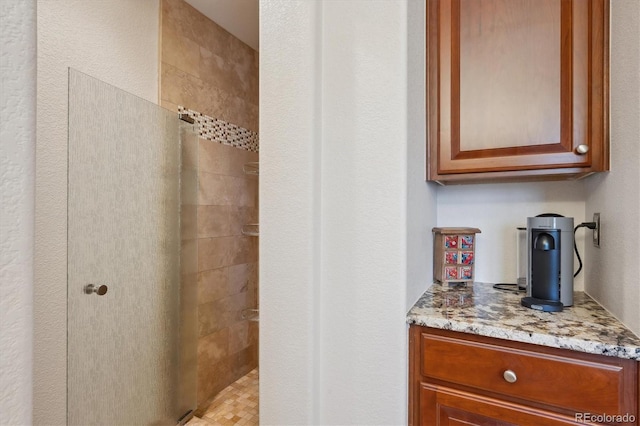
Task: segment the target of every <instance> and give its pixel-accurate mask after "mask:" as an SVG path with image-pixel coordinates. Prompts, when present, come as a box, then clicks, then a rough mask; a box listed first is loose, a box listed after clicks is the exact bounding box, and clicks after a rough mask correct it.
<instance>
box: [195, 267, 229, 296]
mask: <svg viewBox="0 0 640 426" xmlns="http://www.w3.org/2000/svg"><path fill="white" fill-rule="evenodd" d="M229 291H230V290H229V268H219V269H211V270H208V271H202V272H199V273H198V303H199V304H204V303H210V302H214V301H216V300H220V299H223V298H225V297H227V296H228V295H229Z"/></svg>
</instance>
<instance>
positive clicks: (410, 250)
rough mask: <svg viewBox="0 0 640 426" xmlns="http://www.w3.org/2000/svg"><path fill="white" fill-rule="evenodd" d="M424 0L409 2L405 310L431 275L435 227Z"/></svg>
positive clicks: (435, 195) (416, 297)
mask: <svg viewBox="0 0 640 426" xmlns="http://www.w3.org/2000/svg"><path fill="white" fill-rule="evenodd" d="M425 6H426V2H424V1H422V0H410V1H409V2H408V8H407V14H408V17H407V19H408V46H407V47H408V54H407V62H408V63H407V88H406V90H407V102H408V105H409V109H408V111H407V130H408V143H407V231H406V234H407V300H406V304H407V306H406V307H407V311H408V310H409V309H410V308H411V306H413V304H414V303H415V302H416V300H417V299H418V298H419V297H420V296H421V295H422V293H423V292H424V290H425V289H426V287H427V285H428V284H430V282H431V279H432V277H433V261H432V260H431V259H433V237H432V234H431V229H432V228H433V227H434V226H436V219H437V190H438V185H437V184H436V183H431V182H429V183H427V182H425V162H426V158H427V156H426V144H425V140H426V138H427V134H426V117H427V113H426V99H425V95H426V91H425V90H426V86H425V77H426V74H425V72H426V69H425V61H424V52H425V49H426V44H425V42H426V37H425V35H426V23H425V12H426V10H425Z"/></svg>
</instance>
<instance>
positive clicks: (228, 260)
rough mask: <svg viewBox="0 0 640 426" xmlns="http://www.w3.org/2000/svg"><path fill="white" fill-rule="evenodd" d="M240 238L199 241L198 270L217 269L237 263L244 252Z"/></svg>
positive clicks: (202, 239) (203, 239) (204, 239)
mask: <svg viewBox="0 0 640 426" xmlns="http://www.w3.org/2000/svg"><path fill="white" fill-rule="evenodd" d="M238 240H239V237H219V238H200V239H199V241H198V270H199V271H206V270H207V269H216V268H221V267H223V266H230V265H233V264H235V263H240V262H235V259H236V257H237V256H238V252H239V251H241V250H242V247H241V242H240V241H238Z"/></svg>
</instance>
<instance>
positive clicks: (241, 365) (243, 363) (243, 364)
mask: <svg viewBox="0 0 640 426" xmlns="http://www.w3.org/2000/svg"><path fill="white" fill-rule="evenodd" d="M257 365H258V357H257V351H256V349H255V347H252V346H249V347H246V348H244V349H242V350H241V351H239V352H237V353H236V354H235V356H234V359H233V367H232V368H233V373H234V374H235V376H236V377H241V376H244V375H245V374H247V373H248V372H249V371H251V370H253V369H254V368H256V367H257Z"/></svg>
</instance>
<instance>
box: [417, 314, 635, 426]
mask: <svg viewBox="0 0 640 426" xmlns="http://www.w3.org/2000/svg"><path fill="white" fill-rule="evenodd" d="M639 374H640V373H639V368H638V362H636V361H633V360H628V359H621V358H616V357H609V356H603V355H593V354H587V353H582V352H575V351H569V350H564V349H556V348H550V347H544V346H538V345H531V344H526V343H518V342H512V341H507V340H502V339H494V338H489V337H483V336H477V335H471V334H466V333H459V332H452V331H447V330H440V329H433V328H428V327H421V326H417V325H411V327H410V329H409V424H410V425H412V426H418V425H422V426H426V425H463V424H464V425H514V424H516V425H523V426H524V425H531V426H539V425H578V424H585V423H588V422H585V421H581V419H580V418H579V417H578V418H577V417H576V414H577V413H589V414H591V415H601V414H603V413H604V414H607V415H610V416H616V415H621V416H624V415H627V417H626V420H628V421H627V423H623V424H627V425H638V424H639V423H638V415H639V406H638V405H639V395H640V389H639V385H638V383H639ZM583 420H585V418H584V417H583ZM596 424H616V423H615V422H613V423H606V422H605V423H596Z"/></svg>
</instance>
